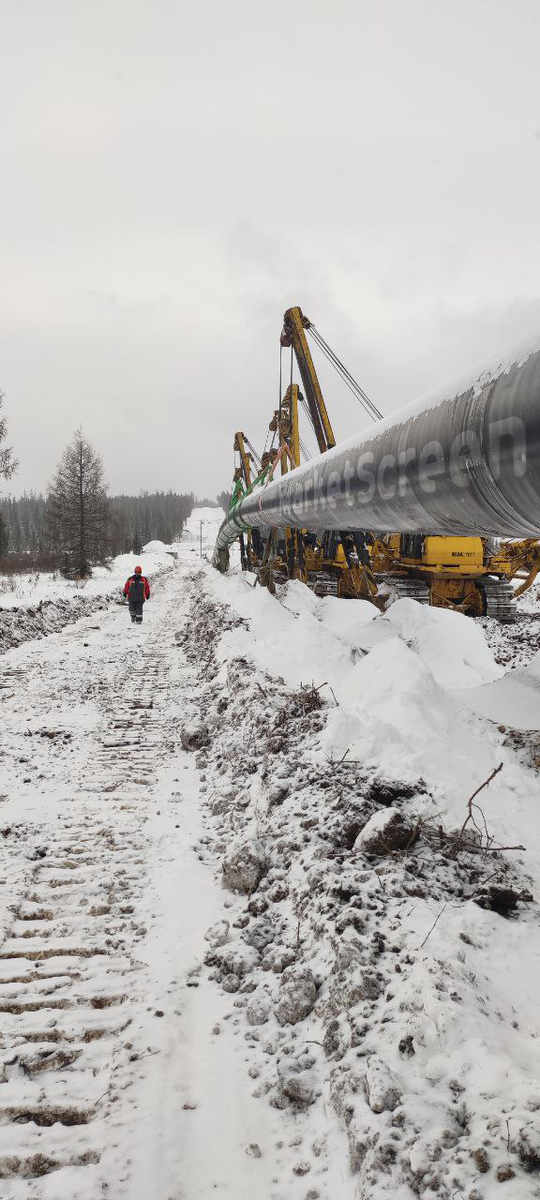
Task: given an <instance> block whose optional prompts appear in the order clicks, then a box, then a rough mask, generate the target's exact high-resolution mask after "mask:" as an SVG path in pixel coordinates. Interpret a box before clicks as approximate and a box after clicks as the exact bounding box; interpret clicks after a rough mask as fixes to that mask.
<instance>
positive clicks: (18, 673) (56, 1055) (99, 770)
mask: <svg viewBox="0 0 540 1200" xmlns="http://www.w3.org/2000/svg"><path fill="white" fill-rule="evenodd" d="M155 608H157V612H156V613H154V610H152V614H153V616H154V620H153V621H152V626H151V628H150V629H149V630H148V632H147V629H146V626H145V627H144V634H143V637H144V642H141V639H140V635H139V630H138V629H137V631H134V630H133V629H131V627H130V628H129V629H128V628H127V627H126V625H125V620H126V617H125V613H121V614H120V613H118V612H116V613H115V614H110V615H107V616H106V617H105V618H104V620H103V621H102V625H103V626H104V627H105V634H106V635H107V636H106V637H100V638H99V639H95V641H94V644H93V645H90V641H85V640H84V639H85V638H88V639H90V638H91V634H90V633H89V632H88V625H87V624H84V623H82V622H81V623H80V624H79V626H78V627H77V628H76V629H73V627H72V628H71V629H70V630H69V632H67V633H66V631H64V635H63V638H61V639H59V638H56V639H55V645H56V649H57V657H56V661H55V656H54V647H52V646H47V645H45V648H44V643H40V644H39V645H38V646H33V647H28V648H25V651H23V652H21V653H22V654H24V657H23V659H22V661H20V660H19V659H17V658H14V657H13V656H11V660H10V662H9V665H8V671H7V677H6V678H5V680H4V682H5V684H6V685H7V687H6V689H5V690H6V691H7V696H8V697H9V698H10V699H11V698H13V697H15V700H16V703H15V706H13V708H12V710H11V714H7V713H6V731H5V738H6V742H5V744H8V745H9V735H10V732H11V734H12V736H13V737H14V739H15V742H14V744H15V754H14V755H13V756H12V757H13V759H14V761H15V764H16V765H15V772H14V773H15V779H14V780H13V782H14V786H15V787H19V788H20V787H21V780H20V775H21V770H20V768H18V772H17V762H18V760H17V750H18V749H20V745H21V742H22V737H23V736H25V735H26V733H28V730H24V733H22V734H21V715H22V716H23V718H24V715H25V710H24V702H23V704H22V710H23V711H22V714H21V700H20V697H21V693H22V695H23V697H25V696H26V704H28V705H30V706H31V707H30V708H29V711H28V714H27V720H28V721H29V722H30V724H31V723H32V722H33V723H34V725H35V724H36V721H37V723H38V724H39V718H40V717H41V716H42V714H45V713H48V714H49V723H50V721H51V717H52V719H53V721H54V713H55V700H53V701H51V696H53V697H55V699H56V703H57V705H58V702H59V701H58V698H59V697H60V698H61V701H62V703H63V704H64V706H65V703H66V701H68V702H69V700H70V699H72V700H73V701H74V700H75V697H76V694H77V691H78V688H79V686H80V680H81V675H80V674H79V669H80V668H83V678H84V664H87V663H88V659H89V656H88V655H85V654H84V650H85V649H87V648H88V647H89V646H90V649H91V662H92V671H93V672H94V673H95V672H96V667H97V674H98V676H99V679H98V685H99V686H98V689H97V691H98V694H99V696H100V701H101V703H100V707H101V711H102V714H103V716H102V721H101V724H100V726H99V728H98V729H97V730H96V733H95V734H93V735H92V736H91V737H90V738H88V736H84V737H83V738H82V740H81V739H79V741H80V743H81V744H80V749H79V751H77V750H76V751H75V761H74V759H73V757H68V752H69V754H70V755H72V754H73V744H72V742H71V741H70V742H66V743H65V744H64V745H63V746H62V745H61V746H59V747H57V745H56V738H55V739H54V745H51V743H50V742H49V741H47V742H46V744H45V745H44V744H43V743H42V741H41V740H40V739H38V738H37V737H36V736H34V737H33V740H32V746H33V748H34V747H35V753H34V755H33V756H32V760H30V761H31V762H33V764H34V773H35V770H36V767H42V768H44V770H41V771H40V772H39V773H38V776H37V778H38V779H39V778H40V777H43V776H44V781H45V788H44V789H43V790H45V791H46V790H47V784H48V783H50V781H51V780H56V779H60V780H62V781H63V784H64V787H65V786H66V784H70V785H71V787H72V789H73V790H72V793H71V802H70V803H69V804H67V805H66V804H65V803H64V804H60V805H59V806H58V811H57V812H56V813H53V814H52V817H53V820H52V821H51V814H50V813H48V814H47V813H46V811H45V812H44V811H43V810H41V813H40V821H34V822H30V821H24V824H23V827H22V832H23V836H25V837H26V841H27V847H28V849H29V851H30V852H31V853H30V857H28V855H27V856H26V858H25V861H24V863H23V864H20V865H22V878H21V871H19V875H18V876H17V872H16V871H15V875H14V877H15V878H16V883H15V887H14V888H13V890H12V893H11V899H12V901H13V899H14V900H15V902H14V903H13V902H12V903H11V905H10V914H9V916H10V920H9V921H8V927H7V931H6V936H5V938H4V940H3V942H2V944H1V945H0V1029H1V1042H0V1046H1V1049H0V1081H1V1082H0V1179H2V1180H9V1181H10V1183H9V1188H10V1191H9V1192H8V1193H5V1192H4V1193H3V1194H7V1195H9V1196H10V1200H11V1197H13V1200H15V1197H17V1198H18V1197H19V1196H21V1197H22V1196H25V1197H30V1196H31V1197H35V1196H38V1195H39V1196H41V1195H47V1196H49V1195H58V1194H60V1191H61V1189H62V1188H63V1187H64V1188H65V1191H63V1190H62V1191H61V1194H62V1195H72V1196H75V1195H77V1196H78V1197H79V1196H81V1197H82V1196H85V1197H86V1196H87V1195H94V1194H95V1195H97V1194H102V1190H101V1189H102V1183H103V1182H104V1181H101V1180H100V1173H99V1162H100V1157H101V1154H102V1150H103V1148H104V1146H105V1145H106V1144H107V1142H108V1140H109V1138H108V1134H107V1130H106V1126H107V1123H108V1122H109V1121H110V1117H111V1114H112V1113H114V1112H115V1108H114V1101H115V1100H116V1099H117V1098H118V1091H117V1090H116V1087H115V1074H116V1072H117V1071H119V1072H120V1074H122V1072H123V1073H124V1075H125V1067H126V1064H129V1059H130V1054H129V1050H130V1044H129V1041H128V1040H126V1039H128V1038H129V1033H128V1032H127V1031H128V1028H129V1025H130V1023H131V1020H132V1015H133V1010H134V1005H136V1004H137V1001H138V1000H139V1002H140V997H138V996H137V986H138V980H137V972H138V969H139V966H140V964H139V963H138V962H137V958H136V949H137V941H138V939H139V938H140V937H142V936H143V935H144V932H145V930H144V929H143V928H142V927H141V926H140V925H139V923H138V916H137V905H138V901H139V899H140V897H141V894H142V892H143V890H144V884H145V878H146V873H147V871H146V865H145V854H144V852H145V838H144V831H143V826H144V822H145V820H146V814H147V812H148V808H149V801H150V795H151V793H150V791H149V784H150V783H151V782H152V779H153V776H154V774H155V770H156V766H157V764H158V760H159V759H161V758H162V756H163V753H164V750H165V749H166V748H167V747H168V746H172V744H173V740H172V739H171V736H170V734H169V732H168V729H167V723H168V717H167V704H166V701H167V695H168V689H169V688H170V686H171V685H170V680H169V678H168V670H167V669H168V659H167V655H166V653H165V651H164V649H163V640H164V639H163V634H164V630H165V628H166V627H167V626H168V625H169V624H170V620H169V618H170V613H169V611H168V610H169V603H168V602H166V601H165V600H162V601H161V602H160V603H158V604H157V605H155ZM156 617H157V620H156V619H155V618H156ZM112 637H114V638H115V641H114V643H112V646H113V648H112V649H111V641H110V638H112ZM135 637H136V638H137V643H136V646H137V649H136V651H135V655H134V652H133V651H134V647H133V639H134V638H135ZM108 639H109V640H108ZM66 640H67V642H68V654H67V656H66V655H65V654H64V655H62V653H61V652H60V648H61V647H62V643H63V642H65V641H66ZM49 642H50V643H52V642H53V639H49ZM66 658H67V662H66ZM51 659H52V662H51ZM44 664H45V665H44ZM110 667H112V668H113V669H112V670H110V669H108V668H110ZM10 715H11V718H12V720H11V729H10V719H9V717H10ZM30 732H31V733H32V732H33V731H32V729H30ZM34 732H35V731H34ZM50 732H51V731H49V733H50ZM41 733H43V730H42V731H41ZM58 751H59V752H58ZM81 758H82V760H83V761H82V763H81ZM51 759H52V761H50V760H51ZM58 760H59V761H58ZM28 761H29V760H28V759H26V758H24V759H23V760H22V762H23V771H22V773H23V774H24V771H28V770H31V769H32V768H31V766H30V767H29V766H27V765H26V764H27V762H28ZM8 762H9V760H8ZM85 764H87V765H85ZM9 765H10V766H11V768H12V778H13V762H9ZM81 774H82V782H80V783H78V777H79V776H80V775H81ZM23 782H28V780H23ZM10 832H11V831H10ZM5 850H6V856H7V857H8V858H9V854H10V850H11V839H10V838H9V837H7V838H6V842H5ZM13 850H14V852H15V853H16V854H20V838H19V839H18V840H17V843H16V845H15V846H14V847H13ZM133 1057H135V1056H133ZM122 1086H124V1087H125V1082H124V1083H123V1085H122ZM114 1123H115V1122H114V1121H113V1124H114ZM66 1173H67V1176H66ZM48 1176H54V1180H56V1181H57V1186H58V1189H59V1191H58V1192H54V1191H53V1192H51V1191H50V1190H47V1186H48V1185H47V1183H46V1179H45V1178H44V1177H48ZM39 1178H41V1179H42V1180H43V1183H42V1184H41V1185H39V1186H40V1188H41V1187H43V1188H44V1189H45V1190H43V1191H41V1190H38V1191H36V1186H38V1185H37V1184H36V1182H35V1181H36V1180H37V1179H39ZM68 1179H69V1182H68ZM61 1181H62V1182H61ZM66 1184H67V1186H66ZM4 1186H5V1185H4ZM88 1189H90V1190H88Z"/></svg>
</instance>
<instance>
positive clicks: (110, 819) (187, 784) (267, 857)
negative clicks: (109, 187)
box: [0, 514, 540, 1200]
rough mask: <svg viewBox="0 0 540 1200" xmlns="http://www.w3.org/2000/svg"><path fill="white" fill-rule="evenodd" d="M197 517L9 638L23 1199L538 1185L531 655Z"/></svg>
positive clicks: (4, 766) (8, 1093)
mask: <svg viewBox="0 0 540 1200" xmlns="http://www.w3.org/2000/svg"><path fill="white" fill-rule="evenodd" d="M205 519H206V520H208V521H210V519H211V518H210V517H209V516H208V515H207V516H206V518H205ZM199 530H200V527H199ZM191 532H192V535H193V546H192V547H190V545H189V540H188V542H187V544H186V545H185V546H184V549H183V550H182V551H181V558H180V561H179V563H178V565H176V566H175V567H173V568H172V569H170V570H169V571H167V572H166V573H164V574H162V575H161V576H160V577H159V578H157V579H156V581H155V587H154V589H153V596H152V599H151V601H150V603H149V605H148V606H147V607H146V609H145V618H144V623H143V625H142V627H140V628H138V627H133V626H131V624H130V622H129V618H128V616H127V613H126V610H125V609H124V608H122V607H119V606H117V605H115V604H107V605H106V607H104V608H100V609H99V610H97V609H94V611H92V612H91V613H90V612H89V613H87V614H86V615H84V616H82V617H81V616H80V615H79V614H76V617H77V619H75V620H73V621H72V623H71V624H67V625H65V627H64V628H63V629H61V630H60V631H58V632H52V633H50V634H49V635H48V636H44V637H42V638H41V640H35V637H33V640H26V641H24V644H21V645H19V646H17V647H14V648H12V649H8V650H7V652H6V653H5V654H4V655H3V657H2V678H1V681H0V688H1V691H0V694H1V695H2V713H3V720H2V738H1V743H0V768H1V784H0V846H1V854H2V862H1V870H0V929H1V933H2V942H1V945H0V1012H1V1014H2V1020H1V1033H0V1038H1V1060H0V1179H1V1180H2V1182H1V1184H0V1191H1V1194H2V1195H4V1196H6V1197H7V1198H9V1200H18V1198H19V1197H25V1198H28V1200H30V1198H32V1200H68V1198H72V1200H75V1198H76V1200H95V1198H97V1197H103V1196H106V1195H109V1196H111V1197H114V1200H122V1198H129V1200H203V1198H207V1197H210V1196H214V1195H216V1196H221V1197H223V1198H224V1200H248V1198H249V1200H251V1198H252V1197H253V1196H255V1195H257V1196H260V1197H261V1198H262V1200H368V1198H369V1200H386V1198H390V1197H392V1200H414V1198H420V1200H428V1198H429V1200H431V1197H433V1196H438V1197H441V1198H442V1200H450V1198H451V1197H458V1198H461V1197H463V1198H465V1200H493V1198H494V1197H498V1196H505V1195H507V1196H509V1197H511V1200H529V1198H530V1197H535V1196H536V1197H540V1085H539V1083H538V1080H539V1078H540V1020H539V1015H538V1013H539V1008H538V993H539V983H540V932H539V927H538V909H537V903H538V895H539V893H540V879H539V875H540V865H539V853H540V817H539V814H538V757H539V755H538V748H537V741H538V734H536V733H535V732H534V731H532V732H531V729H530V726H527V721H526V720H525V721H524V723H523V722H522V726H523V728H522V730H521V732H520V731H519V730H517V731H516V730H515V729H514V728H513V727H512V725H511V722H510V721H506V722H505V723H501V722H499V721H498V720H497V719H495V720H489V719H487V717H486V716H484V715H482V714H481V713H479V712H478V711H477V706H475V705H474V704H473V705H472V707H471V705H470V704H469V705H468V704H466V703H465V701H464V699H463V697H464V695H465V693H471V694H473V693H475V692H480V693H482V692H483V690H484V689H486V688H487V689H489V688H492V687H494V686H497V685H498V683H499V682H500V681H501V682H504V678H503V675H504V670H506V669H507V667H508V665H510V666H511V665H513V663H514V662H515V665H516V666H517V667H520V668H521V667H523V666H527V664H529V663H531V661H532V660H533V658H534V653H535V651H536V645H533V644H531V645H530V647H529V654H528V656H525V655H524V654H523V647H522V646H520V649H519V657H518V656H517V655H515V654H514V651H513V649H512V647H513V646H514V643H515V634H514V631H510V632H509V633H508V635H506V633H505V631H502V630H501V629H500V628H497V629H496V630H495V629H494V628H493V627H492V623H491V622H483V623H478V622H477V623H475V622H472V621H469V620H467V619H466V618H463V617H461V616H459V615H456V614H448V613H438V612H437V611H434V610H429V609H424V608H422V607H420V606H418V605H416V604H415V603H414V602H412V601H405V600H403V601H399V602H398V603H397V604H395V605H394V606H393V608H392V609H391V610H390V612H389V613H387V614H386V615H385V616H384V617H380V616H378V615H377V613H376V612H375V610H373V609H372V608H371V607H370V606H369V605H367V604H363V603H362V602H354V601H349V602H345V601H344V602H338V601H334V600H333V599H332V598H327V599H325V600H317V599H316V598H315V597H314V596H313V595H312V594H311V593H310V592H308V591H307V589H305V588H304V587H302V585H300V584H299V583H289V584H287V585H286V586H285V588H283V589H281V591H280V594H279V595H278V596H276V597H275V598H274V597H271V596H269V595H268V593H266V592H263V591H261V590H260V589H258V588H253V586H252V584H253V579H251V578H250V577H246V576H241V575H240V574H237V573H235V572H233V573H232V574H231V575H230V576H228V577H225V578H223V577H220V576H218V575H216V573H215V572H213V571H212V569H211V568H210V566H209V565H208V564H207V563H205V562H204V561H200V560H199V558H198V555H197V550H198V548H199V544H200V542H199V544H197V533H198V529H197V523H196V514H194V515H193V519H192V530H191ZM211 532H212V531H211V530H210V531H209V533H208V536H209V535H210V533H211ZM524 619H525V618H524ZM527 620H528V621H529V624H530V623H531V622H532V621H534V620H535V617H534V613H532V612H530V613H529V616H528V617H527ZM42 632H47V631H46V630H44V631H42ZM30 636H31V637H32V630H30ZM505 637H506V638H507V640H506V641H505ZM505 647H508V648H509V649H508V650H505ZM506 653H508V655H509V656H510V663H509V664H508V663H505V661H504V659H505V654H506ZM534 672H535V665H534V663H533V665H532V666H531V667H530V671H529V674H530V675H533V676H534ZM510 715H511V714H510ZM501 764H502V765H501ZM499 768H500V769H499ZM488 780H489V782H487V781H488ZM483 785H485V786H483ZM477 789H479V790H478V791H477ZM476 791H477V795H476V796H475V797H474V799H471V797H473V793H474V792H476Z"/></svg>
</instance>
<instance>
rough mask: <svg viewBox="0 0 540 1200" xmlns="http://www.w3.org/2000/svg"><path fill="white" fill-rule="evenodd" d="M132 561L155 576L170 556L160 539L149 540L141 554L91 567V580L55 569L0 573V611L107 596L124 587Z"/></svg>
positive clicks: (167, 564)
mask: <svg viewBox="0 0 540 1200" xmlns="http://www.w3.org/2000/svg"><path fill="white" fill-rule="evenodd" d="M135 563H140V564H141V566H142V568H143V572H144V573H145V574H148V575H155V573H156V571H161V570H167V569H168V568H169V567H170V566H171V563H172V558H171V555H170V554H167V550H166V547H165V546H164V545H163V543H162V542H150V543H149V549H148V551H143V553H142V554H141V555H134V554H118V555H117V557H116V558H114V559H113V560H112V563H111V566H110V567H94V570H93V572H92V577H91V579H84V580H81V581H75V580H72V579H64V578H63V576H62V575H61V574H60V572H59V571H42V572H39V571H38V572H36V573H35V574H32V573H30V574H26V573H25V574H19V575H0V610H1V609H7V608H16V607H18V606H19V605H28V604H30V605H37V604H40V603H41V604H42V603H43V602H44V601H50V600H72V599H77V598H80V597H97V596H99V597H101V596H107V595H110V594H111V593H113V592H118V591H119V590H120V589H121V588H122V587H123V586H124V583H125V582H126V579H127V577H128V575H131V573H132V571H133V567H134V566H135Z"/></svg>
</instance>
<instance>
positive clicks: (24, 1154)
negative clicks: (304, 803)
mask: <svg viewBox="0 0 540 1200" xmlns="http://www.w3.org/2000/svg"><path fill="white" fill-rule="evenodd" d="M184 619H185V582H184V570H183V569H179V570H176V571H172V572H170V573H169V574H168V575H167V576H166V577H165V578H162V579H161V580H160V581H159V582H158V584H157V586H156V588H155V590H154V594H153V598H152V601H151V604H150V605H149V606H148V608H147V611H146V619H145V623H144V624H143V626H142V627H141V628H138V627H133V626H132V625H131V624H130V622H129V618H128V614H127V610H126V609H125V608H117V607H114V608H112V610H108V611H106V612H100V613H99V614H98V615H97V618H85V619H84V620H82V621H79V622H77V623H76V624H75V625H70V626H69V627H68V628H66V629H65V630H64V631H63V632H62V633H58V634H53V635H51V636H50V637H48V638H46V639H45V640H42V641H39V642H31V643H28V644H26V645H25V646H23V647H21V648H19V649H17V650H13V651H9V652H8V653H7V654H6V655H5V656H4V658H3V674H2V682H1V695H2V701H3V703H2V710H3V728H2V741H1V747H0V749H1V757H0V767H1V778H2V784H1V791H2V796H1V805H0V837H1V839H2V852H3V853H2V873H1V876H0V904H1V908H0V919H1V923H2V925H1V927H2V931H3V934H4V940H3V942H2V945H1V948H0V1017H1V1045H2V1050H1V1063H0V1079H1V1080H2V1082H1V1083H0V1178H1V1179H2V1180H3V1183H2V1184H1V1185H0V1187H1V1194H2V1195H3V1196H6V1197H9V1200H11V1198H13V1200H18V1198H19V1197H23V1196H24V1197H28V1198H30V1197H32V1198H35V1200H38V1198H39V1200H42V1198H43V1200H45V1197H47V1200H67V1198H68V1197H69V1198H73V1200H74V1198H75V1197H76V1198H77V1200H94V1198H95V1197H98V1196H99V1197H102V1196H104V1195H109V1196H111V1197H114V1200H120V1197H129V1200H151V1198H152V1200H154V1198H155V1200H198V1198H199V1197H201V1198H203V1197H207V1196H210V1195H216V1196H221V1197H223V1198H224V1200H243V1198H244V1197H245V1198H246V1200H247V1198H248V1197H251V1196H253V1195H254V1194H258V1195H261V1196H264V1197H268V1198H269V1200H270V1197H276V1200H285V1197H287V1198H288V1197H304V1196H305V1195H306V1194H307V1192H308V1188H307V1187H306V1185H305V1181H303V1180H302V1179H300V1178H298V1179H296V1178H295V1177H294V1176H292V1177H291V1170H290V1161H289V1159H290V1154H291V1152H290V1151H289V1157H288V1156H287V1154H286V1153H285V1155H284V1156H283V1155H280V1151H279V1149H276V1148H275V1146H276V1143H277V1142H281V1145H283V1142H284V1139H285V1138H288V1140H290V1138H291V1128H292V1127H291V1124H290V1121H287V1122H286V1121H285V1119H284V1117H283V1114H282V1113H280V1112H278V1111H276V1110H273V1109H271V1108H268V1107H267V1106H266V1105H265V1106H264V1107H263V1106H261V1105H257V1104H256V1102H255V1101H254V1100H253V1099H252V1097H251V1094H250V1092H251V1089H250V1088H249V1086H248V1085H249V1083H250V1080H249V1076H248V1074H247V1065H246V1061H245V1059H246V1054H247V1051H246V1048H245V1044H243V1043H242V1039H241V1035H239V1033H238V1028H237V1027H238V1017H237V1015H235V1012H234V1008H232V1006H231V998H230V997H227V996H223V995H220V994H219V993H218V991H217V990H216V989H215V988H214V987H213V986H212V985H211V984H210V983H208V982H207V981H206V980H204V979H201V978H200V977H199V973H200V966H201V962H202V958H203V956H204V951H205V949H206V948H207V947H206V943H205V942H204V932H205V930H206V929H207V927H208V926H209V925H211V924H212V923H213V922H215V921H216V920H217V919H218V918H221V917H223V916H224V915H226V911H225V909H224V904H227V905H229V907H230V908H234V904H235V901H234V898H231V897H230V896H228V893H226V892H223V890H222V889H221V888H220V887H218V886H217V884H216V883H215V882H214V873H213V871H212V869H211V866H212V865H214V863H213V860H212V862H211V863H207V862H205V857H208V856H205V851H204V847H203V846H201V844H200V838H201V837H202V836H203V834H204V830H203V817H202V815H201V810H200V806H199V802H198V800H199V798H198V786H199V785H198V777H197V772H196V771H195V770H194V768H193V766H192V756H189V755H186V754H185V753H184V752H183V751H182V749H181V747H180V745H179V728H180V722H181V719H182V714H183V712H184V709H185V705H186V702H189V700H190V698H191V693H192V691H193V688H194V686H196V681H195V679H194V676H193V672H192V670H191V669H190V668H189V667H187V666H186V662H185V659H184V655H183V654H182V652H181V650H180V649H179V647H178V645H177V642H176V639H175V632H176V631H177V630H178V629H179V628H181V627H182V624H183V621H184ZM231 1010H232V1011H231ZM250 1147H252V1149H251V1150H250ZM259 1150H260V1156H259ZM280 1157H281V1158H282V1159H283V1158H284V1165H283V1162H282V1163H281V1164H280ZM340 1173H341V1175H343V1174H347V1172H346V1171H345V1170H344V1168H343V1166H341V1172H340ZM327 1174H328V1172H327ZM313 1194H315V1193H314V1192H313ZM317 1194H320V1195H322V1194H323V1193H322V1192H317ZM325 1194H326V1193H325ZM332 1194H333V1195H336V1196H343V1197H344V1198H345V1197H348V1196H350V1195H352V1191H351V1186H350V1184H347V1183H345V1182H344V1183H343V1185H342V1187H340V1184H339V1181H337V1186H336V1188H335V1189H334V1191H333V1193H332Z"/></svg>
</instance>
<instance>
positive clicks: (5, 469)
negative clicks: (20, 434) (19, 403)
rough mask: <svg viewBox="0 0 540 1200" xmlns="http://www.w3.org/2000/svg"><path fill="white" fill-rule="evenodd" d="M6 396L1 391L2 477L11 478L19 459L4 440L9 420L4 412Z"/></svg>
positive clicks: (0, 474) (0, 443)
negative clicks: (15, 457)
mask: <svg viewBox="0 0 540 1200" xmlns="http://www.w3.org/2000/svg"><path fill="white" fill-rule="evenodd" d="M3 408H4V397H3V394H2V392H0V477H1V478H3V479H11V476H12V475H13V473H14V471H16V470H17V465H18V464H17V461H16V459H14V457H13V450H12V449H11V446H5V445H4V442H5V440H6V437H7V421H6V418H5V416H4V414H3Z"/></svg>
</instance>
